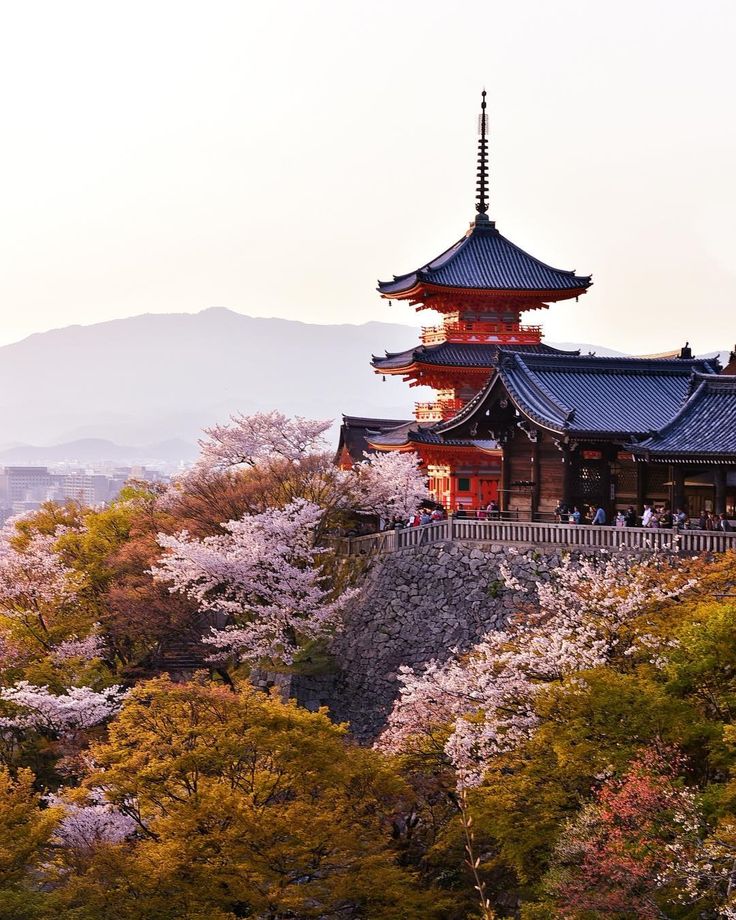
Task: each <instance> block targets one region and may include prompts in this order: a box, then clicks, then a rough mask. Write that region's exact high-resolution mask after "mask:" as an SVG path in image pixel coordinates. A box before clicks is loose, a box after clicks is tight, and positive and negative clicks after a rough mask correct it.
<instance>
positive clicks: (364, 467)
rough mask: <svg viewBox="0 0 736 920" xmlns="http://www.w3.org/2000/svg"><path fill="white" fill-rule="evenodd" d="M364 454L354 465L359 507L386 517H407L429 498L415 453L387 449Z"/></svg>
mask: <svg viewBox="0 0 736 920" xmlns="http://www.w3.org/2000/svg"><path fill="white" fill-rule="evenodd" d="M366 457H367V459H366V460H364V461H363V462H362V463H359V464H357V465H356V467H355V475H356V478H357V495H358V501H359V502H360V505H361V507H363V508H365V509H366V510H370V511H373V512H374V513H375V514H377V515H379V516H380V517H382V518H383V519H384V520H390V519H391V518H393V517H400V518H406V517H408V516H409V515H410V514H412V512H414V511H416V509H417V508H418V507H419V505H421V503H422V502H424V501H429V500H430V499H431V495H430V492H429V489H428V488H427V477H426V475H425V474H424V473H423V472H422V470H421V469H420V463H421V461H420V459H419V457H418V455H417V454H415V453H400V452H399V451H389V452H386V453H382V454H371V455H366Z"/></svg>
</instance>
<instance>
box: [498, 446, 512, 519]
mask: <svg viewBox="0 0 736 920" xmlns="http://www.w3.org/2000/svg"><path fill="white" fill-rule="evenodd" d="M509 466H510V464H509V458H508V457H507V456H506V450H505V449H504V451H503V453H502V454H501V494H500V495H499V496H498V504H499V507H500V508H501V511H508V510H509V498H510V493H509V483H510V482H511V477H510V476H509Z"/></svg>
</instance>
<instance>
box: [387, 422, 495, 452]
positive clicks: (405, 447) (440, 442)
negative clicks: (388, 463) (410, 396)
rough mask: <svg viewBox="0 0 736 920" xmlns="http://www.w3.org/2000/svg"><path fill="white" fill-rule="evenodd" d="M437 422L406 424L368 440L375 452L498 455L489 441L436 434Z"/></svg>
mask: <svg viewBox="0 0 736 920" xmlns="http://www.w3.org/2000/svg"><path fill="white" fill-rule="evenodd" d="M437 428H438V424H437V422H424V423H423V422H416V421H415V422H408V423H406V424H404V425H401V426H399V427H397V428H395V429H392V430H391V431H386V432H384V433H383V434H381V435H377V436H375V437H370V438H369V444H370V446H371V447H372V448H373V449H375V450H383V451H385V450H398V451H409V450H421V448H423V447H425V448H432V449H440V450H442V449H445V448H446V449H451V450H453V451H457V450H468V451H480V452H482V453H489V454H500V453H501V448H500V446H499V445H498V443H497V442H496V441H494V440H491V439H486V440H474V439H471V438H447V437H444V436H443V435H442V434H440V433H438V432H437V430H436V429H437Z"/></svg>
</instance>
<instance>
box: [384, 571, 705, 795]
mask: <svg viewBox="0 0 736 920" xmlns="http://www.w3.org/2000/svg"><path fill="white" fill-rule="evenodd" d="M501 575H502V578H503V579H504V581H505V584H506V587H507V589H508V590H511V591H513V592H515V593H516V594H517V595H519V596H520V600H521V602H522V603H525V607H524V609H523V611H522V612H521V613H519V614H518V615H517V616H516V617H515V618H514V619H513V620H512V622H511V623H510V624H509V626H508V627H507V628H506V629H504V630H500V631H495V632H491V633H489V634H488V635H486V636H485V638H484V639H483V640H482V641H481V642H480V643H478V644H477V645H476V646H475V647H474V648H473V649H472V650H471V651H470V652H469V653H467V654H464V655H461V654H458V653H457V652H456V653H455V654H454V655H452V656H451V657H450V659H449V660H448V661H446V662H444V663H441V664H440V663H438V662H436V661H432V662H430V663H429V665H428V666H427V667H426V668H425V669H424V671H422V672H415V671H413V670H412V669H411V668H406V667H404V668H402V669H401V671H400V674H399V679H400V682H401V687H400V690H399V696H398V699H397V700H396V702H395V704H394V708H393V711H392V713H391V715H390V717H389V720H388V723H387V727H386V729H385V731H384V733H383V735H382V737H381V739H380V741H379V745H380V746H381V747H383V748H384V749H385V750H388V751H391V752H397V751H401V750H404V749H405V748H406V747H407V745H408V746H411V743H412V739H413V738H414V737H415V736H416V735H418V734H423V735H425V736H430V737H431V736H433V735H435V736H437V730H438V728H439V729H440V730H441V732H443V733H444V735H446V734H447V730H448V727H449V732H450V733H449V738H448V739H447V741H446V743H445V753H446V754H447V756H448V757H449V758H450V760H451V762H452V763H453V764H454V766H455V767H456V769H457V770H458V773H459V775H460V777H461V779H462V781H463V782H464V783H465V784H467V785H472V784H474V783H478V782H480V780H481V779H482V776H483V768H484V764H486V763H487V762H488V760H489V758H491V757H493V756H495V755H497V754H499V753H502V752H504V751H508V750H511V749H513V748H514V747H516V746H517V745H518V744H520V743H521V742H523V741H524V740H526V739H527V738H528V737H529V736H530V734H531V733H532V732H533V730H534V728H535V727H536V725H537V724H538V717H537V715H536V713H535V707H534V700H535V696H536V694H537V693H538V692H539V690H540V689H541V688H542V687H544V686H545V685H547V684H549V683H551V682H553V681H560V680H564V679H565V678H569V677H570V676H571V675H574V674H575V673H576V672H580V671H585V670H587V669H590V668H595V667H598V666H600V665H603V664H605V663H607V662H608V661H609V659H610V658H611V656H612V655H613V654H614V653H616V654H625V653H626V651H627V643H630V642H633V641H635V637H634V636H633V634H632V635H631V636H629V637H627V627H628V624H630V623H631V621H632V620H634V619H635V618H637V617H638V616H640V615H641V614H642V612H643V611H644V610H645V609H646V607H647V605H649V604H650V603H652V602H654V601H656V600H662V599H664V598H669V597H672V596H677V595H679V594H682V593H683V592H684V591H686V590H688V589H689V588H690V587H692V585H693V581H692V580H691V579H689V578H688V577H687V575H686V574H685V573H684V572H683V571H681V570H680V569H678V567H677V566H675V565H667V564H663V563H661V562H660V560H658V559H656V558H655V559H652V560H650V561H645V562H640V563H638V564H633V563H632V561H631V560H630V559H628V558H627V557H624V556H607V557H598V558H587V559H586V558H583V559H574V558H572V557H568V558H566V559H565V560H563V562H562V563H561V565H560V566H559V568H557V569H556V570H554V572H553V573H552V576H551V577H550V578H549V580H548V581H539V582H538V583H537V585H536V589H535V591H534V592H533V595H532V594H530V593H529V592H528V591H527V590H526V589H525V588H524V587H523V586H522V585H521V584H520V583H519V582H518V580H517V579H516V578H515V577H514V576H513V575H512V573H511V571H510V569H509V568H508V566H502V567H501ZM649 653H650V652H648V654H649Z"/></svg>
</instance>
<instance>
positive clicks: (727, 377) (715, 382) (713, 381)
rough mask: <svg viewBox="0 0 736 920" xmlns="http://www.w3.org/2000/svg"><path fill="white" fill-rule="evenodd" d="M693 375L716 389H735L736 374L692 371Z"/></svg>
mask: <svg viewBox="0 0 736 920" xmlns="http://www.w3.org/2000/svg"><path fill="white" fill-rule="evenodd" d="M693 377H695V378H697V379H698V380H702V381H703V382H704V383H706V384H707V385H708V387H709V388H710V387H711V386H713V387H715V389H717V390H727V389H731V388H734V389H736V374H703V373H701V372H700V371H693Z"/></svg>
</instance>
